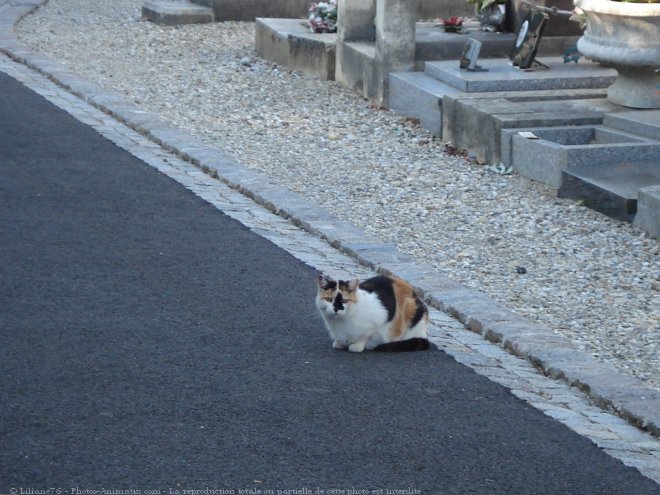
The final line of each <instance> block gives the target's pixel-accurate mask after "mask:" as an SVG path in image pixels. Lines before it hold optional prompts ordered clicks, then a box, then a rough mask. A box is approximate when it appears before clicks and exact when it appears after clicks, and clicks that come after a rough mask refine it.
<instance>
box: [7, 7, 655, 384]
mask: <svg viewBox="0 0 660 495" xmlns="http://www.w3.org/2000/svg"><path fill="white" fill-rule="evenodd" d="M141 5H142V0H112V1H98V0H51V1H50V2H49V3H48V4H46V5H45V6H44V7H42V8H41V9H40V10H38V11H37V12H36V13H35V14H33V15H31V16H28V17H27V18H26V19H24V20H23V21H22V22H21V23H20V24H19V26H18V27H17V33H18V35H19V38H20V39H21V40H22V41H23V42H25V43H26V44H28V45H30V46H32V47H34V48H36V49H37V50H38V51H40V52H42V53H46V54H48V55H50V56H52V57H53V58H56V59H58V60H60V61H62V62H64V63H65V64H66V65H67V66H69V67H70V68H71V69H72V70H73V71H74V72H76V73H78V74H79V75H81V76H84V77H85V78H87V79H89V80H92V81H95V82H97V83H99V84H101V85H102V86H104V87H106V88H108V89H113V90H116V91H118V92H120V93H123V94H124V95H126V97H127V99H129V100H132V101H134V102H135V103H137V104H138V105H140V106H142V107H143V108H145V109H146V110H149V111H152V112H157V113H159V114H160V115H162V116H163V117H165V118H166V119H168V120H169V121H170V122H172V123H173V124H175V125H177V126H179V127H180V128H182V129H184V130H186V131H188V132H189V133H190V134H192V135H194V136H196V137H198V138H199V139H200V140H203V141H205V142H207V143H210V144H213V145H216V146H218V147H220V148H222V149H224V150H226V151H228V152H230V153H232V154H233V155H234V156H235V157H236V158H237V159H238V160H239V161H240V162H241V163H243V164H244V165H246V166H248V167H250V168H254V169H257V170H260V171H264V172H266V173H268V174H269V175H270V176H271V177H272V178H273V179H274V180H276V181H277V182H279V183H280V184H282V185H283V186H285V187H287V188H289V189H291V190H293V191H296V192H298V193H300V194H301V195H303V196H304V197H306V198H308V199H310V200H313V201H316V202H318V203H319V204H321V205H323V206H324V207H326V208H328V209H329V210H331V211H333V212H334V213H335V214H336V215H337V216H339V217H341V218H344V219H346V220H349V221H351V222H353V223H354V224H356V225H358V226H360V227H362V228H363V229H365V230H367V231H369V232H371V233H373V234H375V235H377V236H378V237H380V238H381V239H382V240H383V241H387V242H391V243H394V244H396V245H397V246H398V247H399V249H401V250H402V251H406V252H408V253H411V254H412V255H414V256H416V257H418V258H419V259H423V260H424V261H426V262H427V263H429V264H430V265H432V266H433V267H434V268H435V269H436V270H437V273H438V276H441V277H450V278H452V279H455V280H457V281H459V282H461V283H463V284H464V285H466V286H469V287H471V288H473V289H477V290H480V291H482V292H485V293H486V294H488V295H489V296H491V297H492V298H494V299H496V300H498V301H501V302H502V303H504V304H505V305H506V306H508V307H510V308H511V309H512V310H514V311H516V312H517V313H519V314H521V315H524V316H526V317H528V318H529V319H531V320H534V321H537V322H539V323H541V324H543V325H546V326H548V327H550V328H552V329H553V330H554V331H556V332H558V333H560V334H562V335H564V336H565V337H567V338H568V339H570V340H572V341H573V342H574V343H575V344H576V345H577V347H579V348H580V349H584V350H587V351H588V352H590V353H592V354H593V355H594V356H595V357H596V358H597V359H599V360H601V361H604V362H607V363H611V364H612V365H614V366H615V367H616V368H618V369H619V370H621V371H622V372H624V373H628V374H632V375H635V376H637V377H639V378H640V379H642V380H644V381H645V382H646V383H647V384H648V385H649V386H652V387H654V388H660V345H659V343H660V328H659V327H660V262H659V261H658V259H659V257H658V254H659V253H660V244H659V243H658V241H657V240H655V239H653V238H650V237H648V236H647V235H646V234H644V233H643V232H641V231H640V230H638V229H636V228H635V227H633V226H631V225H630V224H627V223H621V222H618V221H615V220H611V219H609V218H607V217H605V216H603V215H601V214H599V213H596V212H594V211H591V210H589V209H586V208H584V207H581V206H578V205H576V204H575V203H573V202H571V201H567V200H560V199H557V198H556V196H555V191H553V190H552V189H551V188H549V187H546V186H544V185H541V184H537V183H534V182H532V181H529V180H527V179H524V178H522V177H519V176H517V175H510V176H501V175H498V174H495V173H493V172H490V171H489V170H488V169H487V167H485V166H483V165H479V164H476V163H472V162H470V161H468V160H466V159H464V158H461V157H457V156H451V155H450V154H448V153H446V152H445V151H444V145H443V143H441V142H438V141H437V140H434V139H433V138H432V137H431V136H430V135H428V134H425V133H424V132H423V131H421V130H420V129H419V128H417V127H415V125H414V124H413V123H412V122H409V121H407V120H406V119H405V118H402V117H401V116H398V115H396V114H394V113H392V112H388V111H382V110H378V109H375V108H373V107H372V106H370V105H369V103H368V102H367V101H365V100H364V99H362V98H360V97H358V96H357V95H355V94H353V93H352V92H350V91H348V90H346V89H344V88H342V87H340V86H339V85H337V84H335V83H333V82H324V81H318V80H314V79H311V78H307V77H302V76H301V75H300V74H297V73H292V72H290V71H288V70H287V69H286V68H285V67H281V66H275V65H273V64H271V63H269V62H266V61H264V60H260V59H258V58H257V57H256V55H255V50H254V24H253V23H237V22H236V23H217V24H206V25H191V26H182V27H176V28H170V27H159V26H155V25H153V24H151V23H149V22H145V21H143V20H142V19H141V16H140V8H141ZM301 15H302V14H301ZM516 267H524V268H525V269H526V273H524V274H520V273H518V272H517V270H516Z"/></svg>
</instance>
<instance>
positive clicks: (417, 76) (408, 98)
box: [389, 72, 460, 136]
mask: <svg viewBox="0 0 660 495" xmlns="http://www.w3.org/2000/svg"><path fill="white" fill-rule="evenodd" d="M389 89H390V94H389V108H390V109H391V110H394V111H396V112H398V113H400V114H402V115H405V116H406V117H414V118H417V119H419V121H420V124H421V126H422V127H423V128H424V129H425V130H427V131H428V132H430V133H432V134H434V135H435V136H442V97H443V96H444V95H446V94H450V95H454V94H458V93H460V91H458V90H457V89H456V88H452V87H451V86H449V85H447V84H444V83H441V82H440V81H438V80H437V79H433V78H432V77H429V76H428V75H426V74H424V73H423V72H400V73H396V72H395V73H392V74H390V88H389Z"/></svg>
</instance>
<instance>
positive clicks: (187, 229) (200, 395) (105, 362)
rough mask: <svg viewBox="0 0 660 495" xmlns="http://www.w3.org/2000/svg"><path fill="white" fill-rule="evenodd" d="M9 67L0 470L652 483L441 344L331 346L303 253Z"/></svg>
mask: <svg viewBox="0 0 660 495" xmlns="http://www.w3.org/2000/svg"><path fill="white" fill-rule="evenodd" d="M0 87H2V93H1V96H0V113H2V115H3V116H4V119H3V122H2V124H1V125H0V143H2V145H1V146H0V172H1V173H2V177H3V180H2V183H1V184H0V211H2V213H1V214H0V231H2V233H3V236H2V237H3V243H2V245H1V246H0V256H1V257H2V259H3V260H4V261H5V262H4V263H3V264H2V266H1V267H0V294H2V300H3V301H4V305H5V308H4V311H2V313H1V314H0V334H1V335H2V341H3V343H4V345H3V347H2V350H1V351H0V363H1V364H0V376H1V377H2V378H1V379H0V383H2V388H1V390H2V392H1V393H0V402H1V403H2V404H3V405H4V407H3V409H2V412H1V413H0V424H2V430H1V434H2V449H0V465H2V467H3V469H2V470H1V471H0V490H2V491H8V492H9V493H17V494H21V493H24V494H26V495H27V494H28V493H29V492H31V491H35V492H36V491H38V490H43V489H45V487H48V488H53V489H54V490H55V491H57V490H60V491H61V493H66V494H71V495H74V494H78V493H79V492H81V491H83V492H84V491H87V490H104V489H105V490H123V489H130V490H138V491H139V493H147V491H149V493H151V494H153V493H160V494H163V493H167V494H171V493H175V492H176V490H177V489H179V490H180V491H181V493H183V490H195V489H198V490H207V489H208V490H209V491H210V490H217V491H219V492H222V491H224V492H230V493H231V492H232V491H233V492H234V493H240V491H241V490H243V491H248V490H252V491H253V492H254V493H271V491H272V493H277V491H278V490H280V491H282V492H285V491H289V492H294V493H296V492H297V493H305V492H308V493H312V491H317V492H318V493H325V492H330V491H331V490H337V491H339V493H341V492H342V491H343V492H344V493H349V490H360V491H361V492H362V493H369V494H373V493H381V491H382V493H386V491H387V490H401V491H404V493H405V492H406V491H407V492H408V493H418V494H421V493H447V494H450V493H456V494H464V493H477V494H484V495H485V494H497V493H502V494H509V493H517V494H539V493H542V494H565V493H576V494H577V493H579V494H600V493H624V492H625V493H627V494H657V493H660V486H659V485H658V484H656V483H654V482H653V481H652V480H650V479H648V478H646V477H644V476H642V475H641V474H640V473H639V471H637V470H635V469H633V468H630V467H626V466H624V464H623V463H621V462H619V461H618V460H615V459H614V458H612V457H611V456H609V455H607V453H605V452H603V451H602V450H601V449H599V448H598V447H597V446H596V445H594V444H593V443H591V442H590V441H589V440H587V439H585V438H583V437H582V436H580V435H578V434H576V433H575V432H573V431H571V430H570V429H568V428H566V427H565V426H564V425H562V424H561V423H560V422H558V421H555V420H554V419H553V418H551V417H549V416H548V415H546V414H543V413H542V412H541V411H539V410H537V409H535V408H533V407H531V406H530V405H528V404H526V403H525V402H524V401H521V400H520V399H518V398H516V397H515V396H514V395H512V394H510V393H509V391H508V390H507V389H506V388H505V387H502V386H500V385H497V384H496V383H494V382H492V381H490V380H488V379H486V378H485V377H483V376H481V375H479V374H477V373H475V372H474V371H473V370H471V369H470V368H469V367H466V366H464V365H462V364H460V363H458V362H457V361H455V360H453V359H451V357H450V355H448V354H447V353H445V352H441V351H438V350H433V351H428V352H419V353H404V354H395V355H392V354H381V353H363V354H360V355H356V354H352V353H348V352H341V351H336V350H334V349H332V347H331V345H330V342H329V339H328V337H327V335H326V334H325V332H324V331H323V327H322V325H321V322H320V320H319V316H318V315H317V314H316V309H315V308H314V304H313V298H314V294H315V286H314V282H313V281H314V278H315V269H314V268H312V267H310V266H309V265H306V264H304V263H302V262H301V261H299V260H296V259H295V258H294V257H292V256H291V255H290V254H289V253H288V252H286V251H284V250H282V249H281V248H279V247H277V246H275V245H274V244H272V243H271V242H269V241H268V240H267V239H264V238H263V237H261V236H259V235H257V234H256V233H255V232H251V231H250V230H249V229H247V228H246V227H245V226H244V225H242V224H240V223H239V222H236V221H235V220H233V219H231V218H229V217H228V216H226V215H224V214H223V213H222V212H220V211H218V210H217V209H216V208H214V207H213V205H212V204H210V203H209V202H207V201H204V200H203V199H202V198H201V197H200V196H198V195H195V194H192V193H191V191H189V190H186V188H183V187H180V185H179V184H177V183H176V182H174V181H172V180H170V178H169V177H168V176H166V175H165V174H161V173H159V172H158V171H157V170H154V169H153V168H152V167H149V166H148V164H147V163H145V162H144V161H143V160H140V159H139V158H137V157H135V156H133V155H132V154H129V153H127V152H126V151H125V150H123V149H121V148H120V147H118V146H116V145H115V144H114V143H112V142H111V141H109V140H107V139H104V138H103V137H102V136H100V135H99V134H97V133H96V132H95V131H94V126H89V125H86V124H84V123H81V122H79V121H78V120H76V119H74V118H73V117H72V116H70V115H67V114H66V113H65V112H64V111H62V110H61V109H59V108H57V107H55V106H54V105H52V104H51V103H49V102H48V101H47V100H45V99H43V98H42V97H40V96H38V95H36V94H34V93H33V92H32V91H31V90H29V89H28V88H26V87H25V86H23V85H22V84H20V83H19V82H17V81H15V80H12V79H11V78H10V77H9V76H7V75H5V74H0ZM118 131H121V129H120V128H115V130H114V132H118ZM326 250H328V251H329V250H330V248H329V247H327V248H326ZM495 418H499V419H500V420H499V421H494V419H495ZM365 490H366V492H365Z"/></svg>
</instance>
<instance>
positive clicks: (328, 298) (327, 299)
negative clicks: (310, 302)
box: [323, 297, 333, 302]
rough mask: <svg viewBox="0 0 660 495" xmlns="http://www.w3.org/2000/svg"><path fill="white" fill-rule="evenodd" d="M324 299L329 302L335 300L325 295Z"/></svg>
mask: <svg viewBox="0 0 660 495" xmlns="http://www.w3.org/2000/svg"><path fill="white" fill-rule="evenodd" d="M323 300H324V301H328V302H332V301H333V299H332V297H324V298H323Z"/></svg>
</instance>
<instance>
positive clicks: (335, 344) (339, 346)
mask: <svg viewBox="0 0 660 495" xmlns="http://www.w3.org/2000/svg"><path fill="white" fill-rule="evenodd" d="M332 347H333V348H334V349H339V350H342V351H343V350H344V349H346V346H345V345H344V344H342V343H341V342H339V341H338V340H335V341H334V342H333V343H332Z"/></svg>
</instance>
